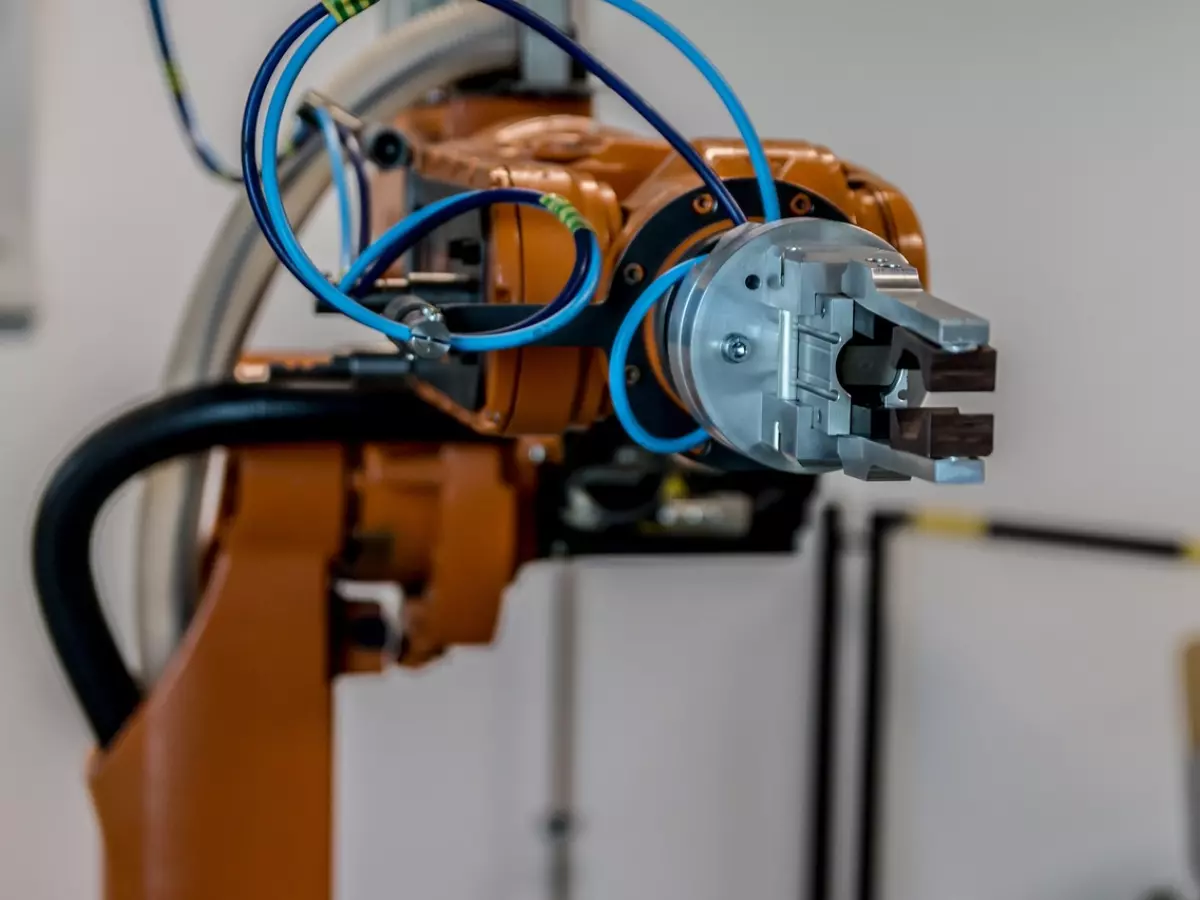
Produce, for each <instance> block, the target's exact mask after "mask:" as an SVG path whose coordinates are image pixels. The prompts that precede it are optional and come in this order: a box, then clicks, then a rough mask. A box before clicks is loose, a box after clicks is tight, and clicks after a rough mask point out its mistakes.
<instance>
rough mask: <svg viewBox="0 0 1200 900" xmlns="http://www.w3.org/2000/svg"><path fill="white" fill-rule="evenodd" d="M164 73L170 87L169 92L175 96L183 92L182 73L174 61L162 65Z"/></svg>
mask: <svg viewBox="0 0 1200 900" xmlns="http://www.w3.org/2000/svg"><path fill="white" fill-rule="evenodd" d="M164 69H165V74H166V76H167V85H168V86H169V87H170V88H171V93H172V94H174V95H175V96H176V97H179V96H180V95H182V94H183V90H184V88H183V75H182V73H180V71H179V67H178V66H176V65H175V64H174V63H171V62H169V63H166V64H165V65H164Z"/></svg>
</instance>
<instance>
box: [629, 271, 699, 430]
mask: <svg viewBox="0 0 1200 900" xmlns="http://www.w3.org/2000/svg"><path fill="white" fill-rule="evenodd" d="M697 262H699V260H697V259H689V260H688V261H687V262H682V263H680V264H679V265H677V266H675V267H674V268H673V269H668V270H667V271H666V272H664V273H663V274H662V275H660V276H659V277H658V278H656V279H655V280H654V281H653V282H652V283H651V284H650V286H649V287H648V288H646V290H645V291H643V292H642V295H641V296H640V297H638V298H637V300H636V301H635V302H634V304H633V306H631V307H630V308H629V313H628V315H626V316H625V319H624V321H622V322H621V327H620V328H619V329H617V337H616V340H614V341H613V346H612V352H611V353H610V354H609V355H608V392H609V395H610V396H611V397H612V405H613V411H614V412H616V414H617V420H618V421H619V422H620V423H621V427H622V428H624V429H625V433H626V434H628V435H629V436H630V437H631V438H633V441H634V443H636V444H638V445H639V446H640V447H643V448H645V449H646V450H649V451H650V452H651V453H684V452H686V451H688V450H692V449H694V448H696V447H698V446H700V445H701V444H703V443H704V442H705V441H706V440H708V432H707V431H705V430H704V429H703V428H699V429H697V430H696V431H693V432H692V433H691V434H685V435H683V436H681V437H677V438H661V437H656V436H655V435H653V434H651V433H650V432H648V431H647V430H646V429H645V428H643V427H642V424H641V423H640V422H639V421H638V420H637V416H635V415H634V412H633V407H632V406H630V405H629V392H628V391H627V390H626V387H625V360H626V359H627V358H628V356H629V347H630V346H631V345H632V344H633V338H634V336H635V335H636V334H637V332H638V329H639V328H641V325H642V320H643V319H645V318H646V316H647V315H648V314H649V312H650V309H651V307H653V306H654V304H655V303H657V302H658V301H659V300H661V299H662V298H663V295H664V294H666V293H667V292H668V291H669V290H671V288H673V287H675V285H677V284H679V282H681V281H682V280H683V279H684V276H686V275H687V273H688V272H690V271H691V269H692V266H694V265H696V263H697Z"/></svg>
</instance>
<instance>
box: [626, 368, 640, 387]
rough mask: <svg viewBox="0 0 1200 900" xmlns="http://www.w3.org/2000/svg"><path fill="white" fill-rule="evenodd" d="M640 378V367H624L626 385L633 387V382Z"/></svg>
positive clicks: (635, 382)
mask: <svg viewBox="0 0 1200 900" xmlns="http://www.w3.org/2000/svg"><path fill="white" fill-rule="evenodd" d="M641 380H642V370H641V369H639V368H638V367H637V366H626V367H625V383H626V384H627V385H629V386H630V387H633V386H634V385H635V384H637V383H638V382H639V381H641Z"/></svg>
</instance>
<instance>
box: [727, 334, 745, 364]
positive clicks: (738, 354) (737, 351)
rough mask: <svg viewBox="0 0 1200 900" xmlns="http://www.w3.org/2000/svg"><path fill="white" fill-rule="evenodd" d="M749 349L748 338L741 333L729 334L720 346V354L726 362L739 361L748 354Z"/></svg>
mask: <svg viewBox="0 0 1200 900" xmlns="http://www.w3.org/2000/svg"><path fill="white" fill-rule="evenodd" d="M750 350H751V345H750V339H749V338H747V337H746V336H745V335H741V334H731V335H729V336H728V337H727V338H725V343H724V344H722V346H721V355H722V356H724V357H725V360H726V361H727V362H731V363H740V362H744V361H745V360H746V359H747V358H748V357H749V356H750Z"/></svg>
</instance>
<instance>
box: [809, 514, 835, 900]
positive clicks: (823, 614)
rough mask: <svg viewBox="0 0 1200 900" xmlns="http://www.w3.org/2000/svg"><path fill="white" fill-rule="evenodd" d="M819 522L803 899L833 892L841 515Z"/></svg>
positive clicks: (824, 898)
mask: <svg viewBox="0 0 1200 900" xmlns="http://www.w3.org/2000/svg"><path fill="white" fill-rule="evenodd" d="M821 522H822V528H821V533H822V541H823V542H824V543H823V546H822V555H821V569H820V572H819V579H820V583H819V587H818V591H819V597H820V606H819V607H818V609H817V629H816V635H817V637H816V641H817V647H816V681H815V684H814V688H813V690H814V694H815V700H816V714H815V716H814V718H813V751H812V771H811V786H810V789H809V810H810V820H809V850H808V853H809V858H808V867H809V868H808V883H807V884H803V885H801V889H800V895H801V898H802V900H829V898H831V897H832V896H833V889H834V885H833V877H832V875H833V856H834V849H835V847H834V844H833V833H834V828H835V826H836V822H835V820H834V814H835V813H834V803H833V798H834V791H835V787H836V782H837V762H836V761H837V746H838V742H837V725H838V722H837V696H838V666H839V657H840V654H839V653H838V649H839V637H840V634H841V628H840V620H841V611H842V590H841V562H842V552H843V544H842V515H841V510H840V509H838V507H836V506H828V507H826V508H825V512H824V515H823V516H822V519H821Z"/></svg>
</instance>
